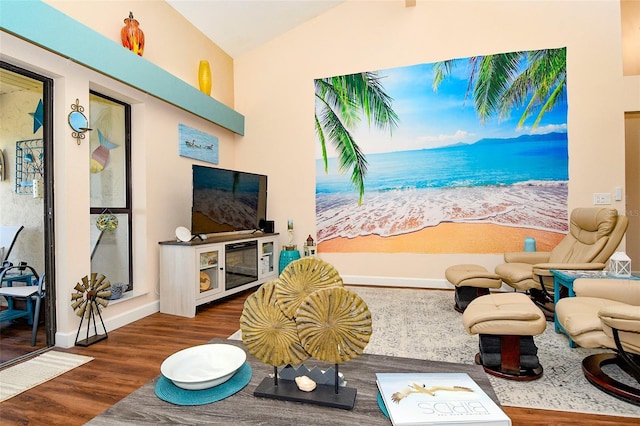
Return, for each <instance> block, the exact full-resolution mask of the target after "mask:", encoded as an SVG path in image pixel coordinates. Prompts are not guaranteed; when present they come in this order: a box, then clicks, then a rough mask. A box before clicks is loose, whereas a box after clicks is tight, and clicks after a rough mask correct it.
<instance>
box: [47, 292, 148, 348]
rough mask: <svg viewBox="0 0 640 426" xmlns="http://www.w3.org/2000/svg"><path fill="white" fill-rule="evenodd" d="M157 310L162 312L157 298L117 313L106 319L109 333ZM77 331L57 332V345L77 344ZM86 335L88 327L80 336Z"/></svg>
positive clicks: (105, 323) (105, 324)
mask: <svg viewBox="0 0 640 426" xmlns="http://www.w3.org/2000/svg"><path fill="white" fill-rule="evenodd" d="M156 312H160V300H155V301H153V302H151V303H149V304H147V305H144V306H139V307H137V308H136V309H134V310H131V311H127V312H124V313H122V314H121V315H116V316H114V317H113V318H109V319H107V320H105V322H104V326H105V327H106V329H107V333H109V332H110V331H113V330H115V329H117V328H120V327H122V326H123V325H127V324H130V323H132V322H134V321H137V320H139V319H142V318H144V317H146V316H149V315H151V314H155V313H156ZM85 323H86V321H85ZM101 327H102V324H99V325H98V333H99V334H100V333H101V330H100V329H101ZM92 328H93V326H92ZM77 333H78V330H74V331H73V332H71V333H61V332H57V333H56V343H55V345H56V346H58V347H61V348H71V347H73V346H75V344H76V334H77ZM89 334H92V333H89ZM86 335H87V328H86V327H83V328H81V329H80V336H79V338H80V339H82V338H83V336H86Z"/></svg>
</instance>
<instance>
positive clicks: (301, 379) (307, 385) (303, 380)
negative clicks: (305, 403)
mask: <svg viewBox="0 0 640 426" xmlns="http://www.w3.org/2000/svg"><path fill="white" fill-rule="evenodd" d="M295 380H296V385H298V389H300V390H301V391H303V392H311V391H312V390H314V389H315V388H316V382H314V381H313V380H311V379H310V378H309V377H307V376H298V377H296V379H295Z"/></svg>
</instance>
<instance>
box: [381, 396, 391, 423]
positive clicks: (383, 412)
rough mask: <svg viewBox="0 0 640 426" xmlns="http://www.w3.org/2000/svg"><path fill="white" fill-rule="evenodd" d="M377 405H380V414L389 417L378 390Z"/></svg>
mask: <svg viewBox="0 0 640 426" xmlns="http://www.w3.org/2000/svg"><path fill="white" fill-rule="evenodd" d="M378 407H380V411H382V414H384V416H385V417H386V418H388V419H389V418H390V417H389V412H388V411H387V407H386V406H385V405H384V401H383V400H382V395H381V394H380V392H378Z"/></svg>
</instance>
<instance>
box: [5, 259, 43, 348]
mask: <svg viewBox="0 0 640 426" xmlns="http://www.w3.org/2000/svg"><path fill="white" fill-rule="evenodd" d="M18 268H19V267H17V266H12V267H9V268H6V269H4V270H3V271H2V272H1V273H0V282H1V281H2V280H3V279H4V278H5V276H6V274H7V273H8V272H9V271H10V270H11V269H18ZM28 268H29V269H31V271H32V273H33V276H34V277H35V279H37V282H38V284H37V285H24V286H16V287H13V286H11V287H0V296H3V297H5V298H6V299H7V309H6V310H4V311H2V312H0V321H12V320H14V319H18V318H22V317H26V318H27V320H28V322H29V324H32V331H31V346H35V345H36V337H37V334H38V322H39V321H40V307H41V305H42V299H44V297H45V274H42V275H41V276H40V277H38V274H37V273H36V272H35V271H34V270H33V268H31V267H30V266H28ZM16 299H21V300H24V301H25V305H26V309H24V310H23V309H17V308H16V307H15V300H16Z"/></svg>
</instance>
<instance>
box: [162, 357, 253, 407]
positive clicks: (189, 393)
mask: <svg viewBox="0 0 640 426" xmlns="http://www.w3.org/2000/svg"><path fill="white" fill-rule="evenodd" d="M251 374H252V371H251V366H250V365H249V364H247V363H246V362H245V363H244V364H243V365H242V367H240V368H239V369H238V371H237V372H236V374H234V375H233V377H231V378H230V379H229V380H227V381H226V382H224V383H222V384H220V385H218V386H214V387H212V388H208V389H201V390H187V389H182V388H179V387H178V386H176V385H174V384H173V382H172V381H171V380H169V379H167V378H166V377H164V376H160V378H159V379H158V382H157V383H156V387H155V393H156V396H157V397H158V398H160V399H161V400H163V401H167V402H170V403H172V404H176V405H204V404H210V403H212V402H216V401H220V400H222V399H225V398H228V397H230V396H231V395H233V394H234V393H236V392H238V391H240V390H242V388H244V387H245V386H247V384H248V383H249V381H250V380H251Z"/></svg>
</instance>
